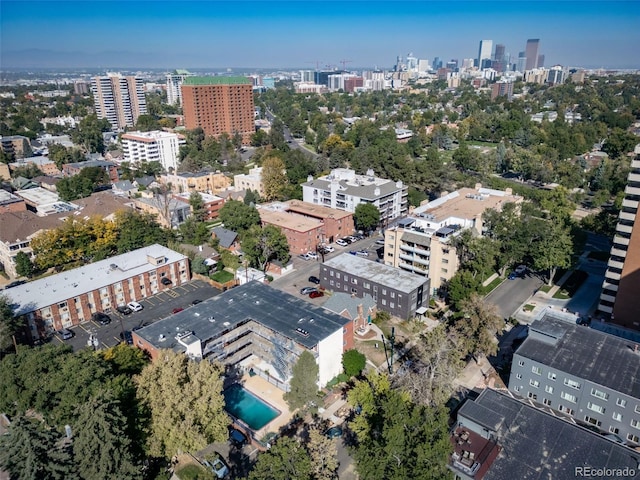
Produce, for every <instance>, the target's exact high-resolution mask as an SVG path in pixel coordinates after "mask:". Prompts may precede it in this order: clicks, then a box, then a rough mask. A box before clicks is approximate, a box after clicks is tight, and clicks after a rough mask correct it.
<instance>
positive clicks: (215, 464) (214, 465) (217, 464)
mask: <svg viewBox="0 0 640 480" xmlns="http://www.w3.org/2000/svg"><path fill="white" fill-rule="evenodd" d="M202 463H203V464H204V465H206V466H207V467H209V468H210V469H211V471H212V472H213V474H214V475H215V476H216V477H217V478H225V477H226V476H227V475H229V466H228V465H227V463H226V462H225V461H224V460H223V459H222V456H221V455H220V454H219V453H217V452H213V454H211V455H207V457H206V458H205V459H204V460H203V462H202Z"/></svg>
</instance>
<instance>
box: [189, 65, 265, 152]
mask: <svg viewBox="0 0 640 480" xmlns="http://www.w3.org/2000/svg"><path fill="white" fill-rule="evenodd" d="M182 107H183V110H184V124H185V127H187V129H189V130H191V129H194V128H197V127H200V128H202V129H203V130H204V133H205V134H206V135H212V136H214V137H219V136H220V135H221V134H223V133H227V134H229V136H230V137H233V136H234V135H235V134H236V133H238V134H240V136H241V137H242V143H243V144H245V145H247V144H249V143H250V142H251V136H252V135H253V134H254V133H255V126H254V120H253V119H254V106H253V86H252V85H251V80H250V79H248V78H245V77H186V78H185V79H184V82H183V83H182Z"/></svg>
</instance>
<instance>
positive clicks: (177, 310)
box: [171, 307, 184, 313]
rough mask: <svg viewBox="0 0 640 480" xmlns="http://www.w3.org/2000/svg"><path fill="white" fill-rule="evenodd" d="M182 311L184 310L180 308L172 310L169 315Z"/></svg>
mask: <svg viewBox="0 0 640 480" xmlns="http://www.w3.org/2000/svg"><path fill="white" fill-rule="evenodd" d="M182 310H184V308H180V307H178V308H174V309H173V310H172V311H171V313H178V312H181V311H182Z"/></svg>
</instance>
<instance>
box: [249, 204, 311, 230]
mask: <svg viewBox="0 0 640 480" xmlns="http://www.w3.org/2000/svg"><path fill="white" fill-rule="evenodd" d="M258 213H259V214H260V219H261V220H262V221H263V222H264V223H268V224H270V225H275V226H277V227H280V228H286V229H287V230H295V231H296V232H308V231H311V230H315V229H316V228H319V227H321V226H322V225H323V223H322V221H321V220H318V219H316V218H311V217H307V216H305V215H299V214H297V213H291V212H285V211H282V210H270V209H268V208H258Z"/></svg>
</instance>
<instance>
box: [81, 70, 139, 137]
mask: <svg viewBox="0 0 640 480" xmlns="http://www.w3.org/2000/svg"><path fill="white" fill-rule="evenodd" d="M91 92H92V93H93V103H94V107H95V109H96V115H97V116H98V118H106V119H107V120H108V121H109V123H110V124H111V127H112V128H113V130H123V129H124V128H125V127H133V126H134V125H135V124H136V122H137V121H138V117H139V116H140V115H144V114H146V113H147V101H146V99H145V96H144V85H143V84H142V79H140V78H136V77H133V76H128V77H124V76H122V75H121V74H120V73H108V74H107V76H106V77H93V78H92V79H91Z"/></svg>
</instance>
